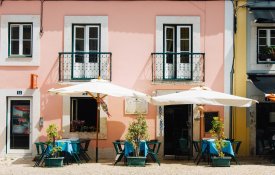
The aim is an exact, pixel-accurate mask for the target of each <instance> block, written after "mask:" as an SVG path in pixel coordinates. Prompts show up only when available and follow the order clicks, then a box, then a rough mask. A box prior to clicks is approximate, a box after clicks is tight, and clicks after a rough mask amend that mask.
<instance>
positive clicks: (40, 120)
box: [39, 117, 44, 127]
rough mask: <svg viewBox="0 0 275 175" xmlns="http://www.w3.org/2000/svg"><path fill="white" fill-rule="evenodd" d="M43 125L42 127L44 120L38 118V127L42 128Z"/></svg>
mask: <svg viewBox="0 0 275 175" xmlns="http://www.w3.org/2000/svg"><path fill="white" fill-rule="evenodd" d="M43 125H44V118H43V117H40V118H39V126H40V127H43Z"/></svg>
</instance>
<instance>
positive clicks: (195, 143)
mask: <svg viewBox="0 0 275 175" xmlns="http://www.w3.org/2000/svg"><path fill="white" fill-rule="evenodd" d="M192 143H193V146H194V148H195V151H196V152H199V151H200V146H199V145H200V141H198V140H193V141H192Z"/></svg>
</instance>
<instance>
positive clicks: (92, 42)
mask: <svg viewBox="0 0 275 175" xmlns="http://www.w3.org/2000/svg"><path fill="white" fill-rule="evenodd" d="M89 48H90V50H96V51H97V50H98V44H97V40H94V39H90V40H89Z"/></svg>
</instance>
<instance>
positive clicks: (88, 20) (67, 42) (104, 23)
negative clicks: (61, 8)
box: [64, 16, 108, 52]
mask: <svg viewBox="0 0 275 175" xmlns="http://www.w3.org/2000/svg"><path fill="white" fill-rule="evenodd" d="M64 21H65V24H64V52H72V25H73V24H101V36H100V37H101V39H100V40H101V45H100V48H101V52H108V16H65V17H64Z"/></svg>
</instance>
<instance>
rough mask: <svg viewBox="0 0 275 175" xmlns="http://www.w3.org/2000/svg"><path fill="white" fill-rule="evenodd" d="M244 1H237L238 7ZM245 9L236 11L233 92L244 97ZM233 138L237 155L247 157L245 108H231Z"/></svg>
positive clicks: (245, 76)
mask: <svg viewBox="0 0 275 175" xmlns="http://www.w3.org/2000/svg"><path fill="white" fill-rule="evenodd" d="M245 3H246V1H238V4H237V5H238V6H241V5H243V4H245ZM246 10H247V9H246V8H238V10H237V32H236V34H235V74H234V80H233V81H234V84H233V92H234V94H235V95H238V96H242V97H246V79H247V75H246V59H247V58H246V47H247V45H246ZM232 123H233V128H234V129H233V138H235V140H240V141H242V144H241V147H240V150H239V155H241V156H248V155H249V127H248V126H246V108H233V122H232Z"/></svg>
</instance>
